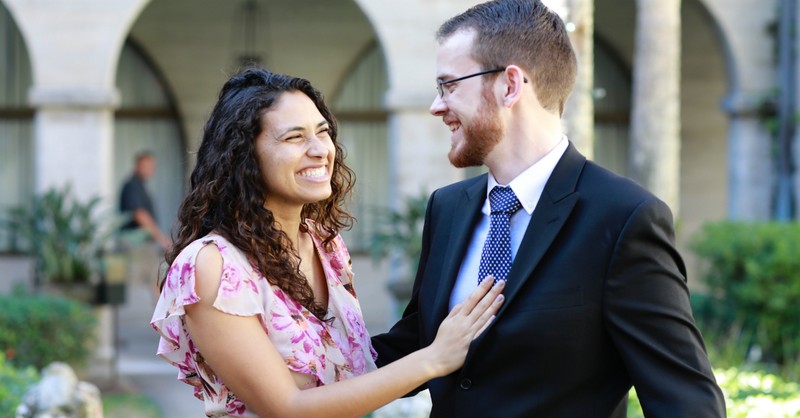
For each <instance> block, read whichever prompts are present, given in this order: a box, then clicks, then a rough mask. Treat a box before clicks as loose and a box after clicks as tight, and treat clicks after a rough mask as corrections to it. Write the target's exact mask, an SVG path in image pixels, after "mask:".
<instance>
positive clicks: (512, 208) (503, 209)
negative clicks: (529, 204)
mask: <svg viewBox="0 0 800 418" xmlns="http://www.w3.org/2000/svg"><path fill="white" fill-rule="evenodd" d="M489 206H490V207H491V212H492V213H493V214H496V213H505V214H508V215H513V214H514V213H516V212H517V211H518V210H520V208H522V204H521V203H519V199H517V195H515V194H514V191H513V190H511V187H500V186H495V187H494V188H492V190H491V191H490V192H489Z"/></svg>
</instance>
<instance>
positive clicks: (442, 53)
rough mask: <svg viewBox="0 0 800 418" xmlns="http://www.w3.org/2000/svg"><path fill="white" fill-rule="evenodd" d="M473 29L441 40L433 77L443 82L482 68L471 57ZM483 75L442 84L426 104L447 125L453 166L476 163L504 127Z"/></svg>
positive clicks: (499, 136) (492, 147) (495, 140)
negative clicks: (439, 91) (433, 97)
mask: <svg viewBox="0 0 800 418" xmlns="http://www.w3.org/2000/svg"><path fill="white" fill-rule="evenodd" d="M474 36H475V34H474V32H473V31H458V32H456V33H454V34H453V35H452V36H450V37H449V38H447V39H445V40H444V41H443V42H442V43H441V45H439V49H438V50H437V54H436V74H437V79H439V80H441V81H444V82H447V81H448V80H453V79H456V78H459V77H464V76H467V75H470V74H474V73H478V72H480V71H482V68H481V67H480V66H479V65H478V63H477V62H475V61H474V60H473V59H472V58H471V50H472V42H473V39H474ZM484 77H486V76H476V77H470V78H467V79H464V80H461V81H456V82H452V83H445V84H443V85H442V93H443V95H442V96H439V95H438V94H437V96H436V98H435V99H434V100H433V103H432V104H431V107H430V112H431V114H432V115H434V116H440V117H441V118H442V121H443V122H444V123H445V125H447V126H448V128H450V152H449V153H448V158H449V159H450V163H452V164H453V165H454V166H456V167H469V166H478V165H481V164H483V163H484V161H485V160H486V157H487V155H488V154H489V153H490V152H491V151H492V150H493V149H494V147H495V145H496V144H497V143H498V142H500V140H501V139H502V138H503V134H504V129H503V126H502V123H501V121H500V117H499V108H498V104H497V103H496V100H495V98H494V93H493V90H492V86H493V82H492V81H487V82H484V80H485V78H484Z"/></svg>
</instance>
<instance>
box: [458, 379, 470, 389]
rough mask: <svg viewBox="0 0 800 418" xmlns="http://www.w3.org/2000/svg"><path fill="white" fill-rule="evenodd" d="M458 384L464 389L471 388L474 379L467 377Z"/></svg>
mask: <svg viewBox="0 0 800 418" xmlns="http://www.w3.org/2000/svg"><path fill="white" fill-rule="evenodd" d="M458 386H459V387H460V388H461V389H463V390H469V388H471V387H472V380H469V379H466V378H465V379H461V382H460V383H459V384H458Z"/></svg>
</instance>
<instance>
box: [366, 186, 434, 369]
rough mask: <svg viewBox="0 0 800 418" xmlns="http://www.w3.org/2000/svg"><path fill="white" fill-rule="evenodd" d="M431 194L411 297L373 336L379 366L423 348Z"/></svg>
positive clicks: (430, 225)
mask: <svg viewBox="0 0 800 418" xmlns="http://www.w3.org/2000/svg"><path fill="white" fill-rule="evenodd" d="M435 194H436V192H434V194H432V195H431V197H430V199H429V200H428V207H427V209H426V210H425V223H424V225H423V228H422V251H421V253H420V259H419V266H418V267H417V276H416V278H415V279H414V286H413V288H412V293H411V300H410V301H409V303H408V306H407V307H406V309H405V311H404V312H403V316H402V318H401V319H400V321H398V322H397V323H396V324H395V325H394V326H393V327H392V329H390V330H389V332H387V333H385V334H380V335H376V336H374V337H372V345H373V347H374V348H375V351H376V352H377V353H378V360H377V361H376V363H377V365H378V367H383V366H385V365H387V364H389V363H391V362H393V361H395V360H397V359H400V358H402V357H404V356H406V355H408V354H410V353H412V352H414V351H417V350H419V349H420V348H422V345H421V340H422V330H421V329H420V318H419V290H420V287H421V284H422V278H423V277H425V266H426V264H427V259H428V255H429V253H430V237H431V229H432V228H433V225H432V223H431V218H432V212H433V200H434V195H435Z"/></svg>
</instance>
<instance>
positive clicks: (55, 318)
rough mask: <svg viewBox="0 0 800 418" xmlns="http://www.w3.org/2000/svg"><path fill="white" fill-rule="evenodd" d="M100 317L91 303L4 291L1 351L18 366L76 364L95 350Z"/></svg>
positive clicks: (0, 312) (0, 314) (0, 300)
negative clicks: (58, 363) (98, 317)
mask: <svg viewBox="0 0 800 418" xmlns="http://www.w3.org/2000/svg"><path fill="white" fill-rule="evenodd" d="M96 323H97V319H96V317H95V315H94V311H93V310H92V309H91V308H90V307H89V306H87V305H85V304H82V303H80V302H76V301H73V300H69V299H63V298H58V297H53V296H37V295H23V294H14V295H0V352H2V353H4V354H5V358H6V360H7V361H9V362H11V363H12V364H14V365H15V366H17V367H25V366H34V367H36V368H37V369H41V368H42V367H44V366H46V365H48V364H50V363H51V362H53V361H63V362H66V363H69V364H70V365H71V366H73V367H76V366H80V365H82V364H83V363H84V361H85V360H86V359H87V358H88V356H89V354H90V353H91V344H92V342H93V341H94V337H95V336H94V330H95V324H96Z"/></svg>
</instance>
